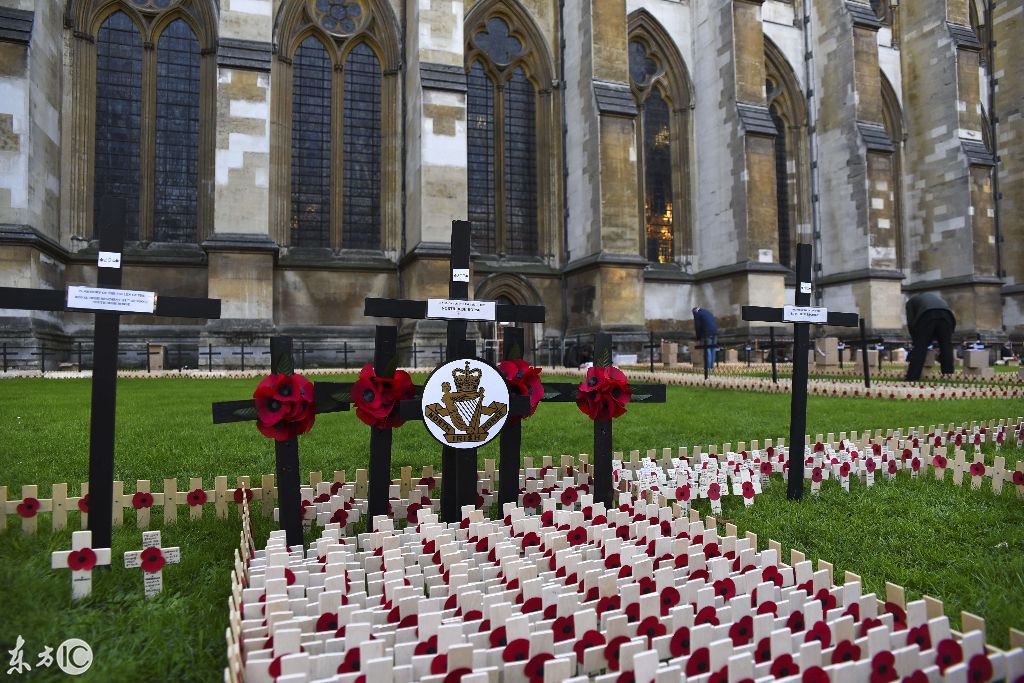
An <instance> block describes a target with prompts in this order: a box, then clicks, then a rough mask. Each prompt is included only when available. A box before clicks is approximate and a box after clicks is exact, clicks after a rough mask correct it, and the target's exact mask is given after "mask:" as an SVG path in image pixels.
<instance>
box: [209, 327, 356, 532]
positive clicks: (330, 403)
mask: <svg viewBox="0 0 1024 683" xmlns="http://www.w3.org/2000/svg"><path fill="white" fill-rule="evenodd" d="M270 372H271V373H272V374H275V375H291V374H294V372H295V363H294V361H293V359H292V339H291V337H271V338H270ZM331 386H333V385H331ZM331 386H328V387H327V388H325V389H324V388H321V386H320V383H315V384H314V385H313V391H314V400H315V403H316V412H317V414H322V413H337V412H342V411H345V410H348V409H349V404H348V392H347V391H346V392H344V393H343V394H342V393H340V392H337V391H332V390H331ZM256 417H257V414H256V401H255V400H254V399H251V398H250V399H248V400H244V401H223V402H220V403H214V404H213V423H214V424H226V423H229V422H249V421H252V420H255V419H256ZM274 451H275V456H276V457H275V460H276V464H277V468H276V469H277V510H278V523H279V524H280V525H281V528H282V529H284V531H285V535H286V538H287V539H288V545H291V546H296V547H302V545H303V529H302V493H301V483H300V478H299V439H298V437H295V436H293V437H291V438H289V439H286V440H285V441H275V442H274ZM264 504H265V505H266V504H268V501H264Z"/></svg>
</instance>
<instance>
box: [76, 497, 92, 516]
mask: <svg viewBox="0 0 1024 683" xmlns="http://www.w3.org/2000/svg"><path fill="white" fill-rule="evenodd" d="M78 511H79V512H84V513H85V514H89V494H88V493H87V494H85V495H84V496H82V497H81V498H79V499H78Z"/></svg>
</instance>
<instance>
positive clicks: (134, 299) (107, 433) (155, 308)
mask: <svg viewBox="0 0 1024 683" xmlns="http://www.w3.org/2000/svg"><path fill="white" fill-rule="evenodd" d="M100 201H101V203H100V219H99V225H98V229H97V232H98V233H99V255H98V258H97V266H98V268H97V275H96V287H95V288H92V287H79V286H69V287H68V288H67V291H64V290H57V289H18V288H14V287H0V308H12V309H19V310H35V311H66V310H73V311H84V312H88V313H95V315H96V322H95V326H94V331H93V340H94V341H93V369H92V417H91V422H90V431H89V530H90V531H91V532H92V542H93V546H94V547H96V548H109V547H110V537H111V526H112V523H113V509H114V424H115V419H116V414H115V407H116V398H117V345H118V337H119V336H120V320H121V315H122V314H127V313H131V314H142V315H155V316H169V317H175V318H206V319H214V318H220V299H192V298H186V297H177V296H158V295H157V294H156V293H154V292H142V291H134V290H126V289H121V252H122V251H123V249H124V224H125V213H126V209H125V201H124V199H122V198H110V197H105V198H103V199H102V200H100Z"/></svg>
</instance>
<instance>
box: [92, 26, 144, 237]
mask: <svg viewBox="0 0 1024 683" xmlns="http://www.w3.org/2000/svg"><path fill="white" fill-rule="evenodd" d="M141 118H142V39H141V38H140V36H139V32H138V29H137V28H136V26H135V24H134V23H133V22H132V20H131V19H130V18H128V15H127V14H125V13H124V12H115V13H114V14H111V15H110V16H109V17H107V20H106V21H104V22H103V25H102V26H101V27H100V30H99V32H98V34H97V35H96V148H95V189H94V197H95V199H96V201H94V202H93V204H94V214H93V215H94V221H93V223H94V226H95V225H99V217H100V210H101V202H100V200H101V199H102V198H103V197H105V196H111V197H124V198H125V200H126V201H125V204H126V209H127V212H126V215H125V239H126V240H137V239H138V238H139V163H140V156H139V153H140V131H141Z"/></svg>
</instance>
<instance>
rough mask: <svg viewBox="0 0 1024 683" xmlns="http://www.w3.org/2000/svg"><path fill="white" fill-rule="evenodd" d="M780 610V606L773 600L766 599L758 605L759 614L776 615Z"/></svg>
mask: <svg viewBox="0 0 1024 683" xmlns="http://www.w3.org/2000/svg"><path fill="white" fill-rule="evenodd" d="M778 611H779V606H778V605H776V604H775V602H774V601H772V600H765V601H764V602H762V603H761V604H760V605H758V606H757V614H771V615H773V616H776V615H777V614H778Z"/></svg>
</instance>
